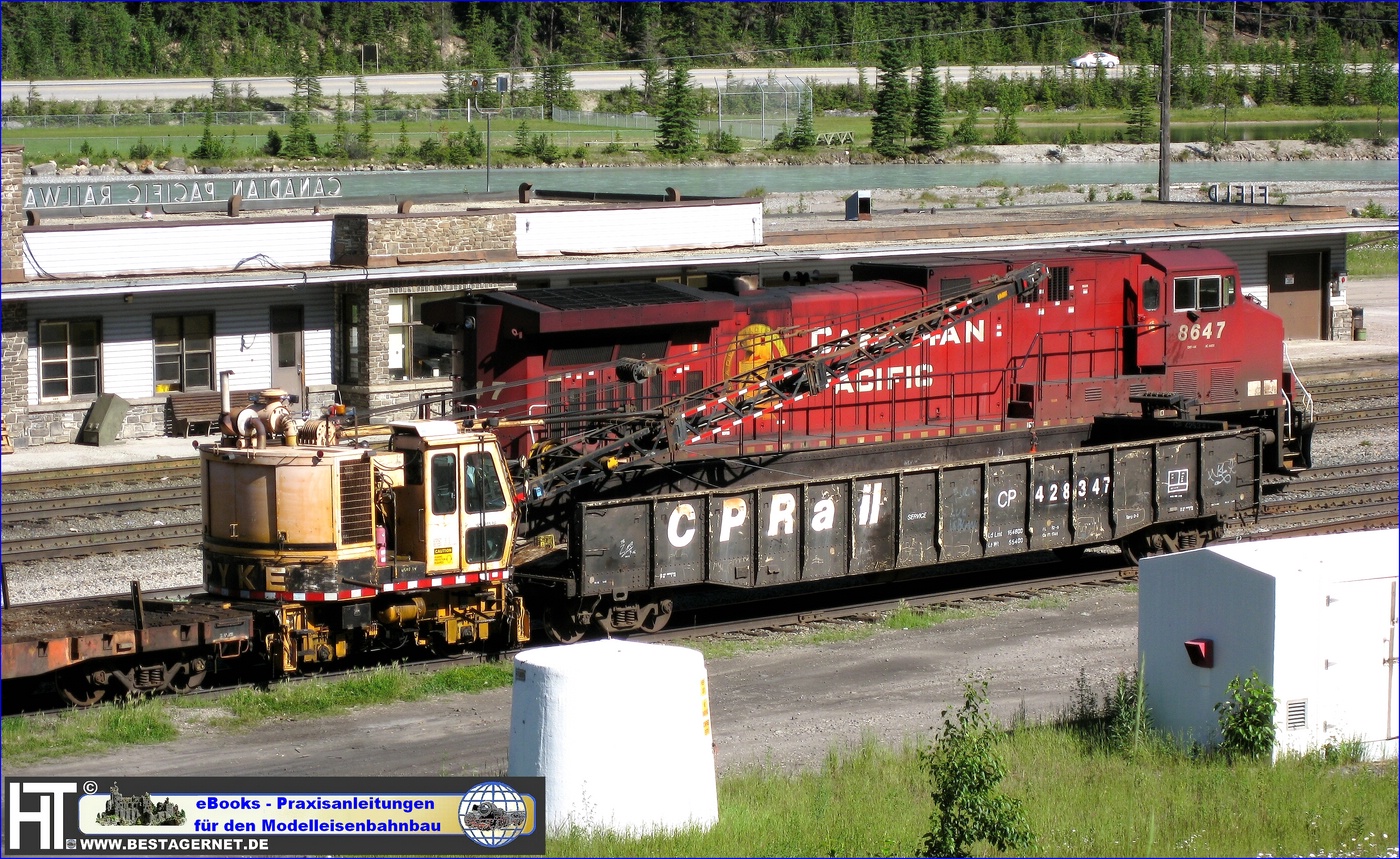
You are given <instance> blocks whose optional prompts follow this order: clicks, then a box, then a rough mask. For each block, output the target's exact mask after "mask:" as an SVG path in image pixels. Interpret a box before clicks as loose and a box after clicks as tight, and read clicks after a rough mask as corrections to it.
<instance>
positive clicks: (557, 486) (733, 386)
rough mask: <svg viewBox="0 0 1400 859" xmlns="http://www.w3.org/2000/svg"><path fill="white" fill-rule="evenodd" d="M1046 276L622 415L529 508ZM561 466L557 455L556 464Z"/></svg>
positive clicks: (1019, 280)
mask: <svg viewBox="0 0 1400 859" xmlns="http://www.w3.org/2000/svg"><path fill="white" fill-rule="evenodd" d="M1047 274H1048V272H1047V269H1046V268H1045V266H1044V265H1043V264H1042V263H1033V264H1031V265H1029V266H1026V267H1025V268H1021V269H1018V270H1017V271H1013V272H1010V273H1007V274H1004V275H1000V276H997V277H995V278H989V279H988V280H986V281H983V282H982V283H981V284H978V285H977V286H976V287H975V288H974V289H973V290H972V291H970V292H968V293H967V294H965V295H962V296H959V297H957V298H954V299H950V300H945V301H939V302H936V303H934V304H930V305H925V306H923V307H920V308H918V309H916V310H912V311H910V312H908V313H905V314H902V315H900V316H897V317H895V318H893V319H889V320H886V321H884V322H880V323H876V324H875V325H870V326H867V327H864V328H861V329H858V330H857V331H854V332H851V333H848V334H842V335H841V336H839V337H837V338H835V339H833V340H829V341H827V342H825V343H822V344H820V345H818V346H813V347H811V348H809V349H804V350H801V351H797V352H793V353H792V354H790V355H787V356H785V357H782V358H777V359H775V360H773V361H770V362H768V363H767V364H765V365H764V366H762V367H760V368H758V369H756V370H753V371H750V372H748V373H745V374H743V375H741V376H735V377H733V378H730V379H726V380H724V381H722V382H718V383H716V384H713V385H710V386H709V387H707V388H702V389H700V390H698V391H693V392H691V393H689V394H686V395H684V396H682V397H679V398H677V399H674V400H671V401H670V402H668V403H665V404H664V405H662V406H661V407H660V408H659V409H651V410H647V411H641V412H632V413H625V414H616V415H613V416H611V417H610V420H608V421H606V422H605V423H603V424H602V425H600V426H598V427H596V428H594V429H591V430H588V431H587V432H585V433H583V434H582V435H581V436H579V437H577V438H576V439H575V441H574V444H575V449H574V450H573V452H572V454H571V455H569V456H568V458H565V459H564V461H562V462H559V463H558V464H556V465H553V466H552V467H549V468H548V469H546V470H544V471H543V472H542V473H540V474H539V475H538V476H536V477H533V478H529V479H528V480H527V484H526V486H525V491H524V496H525V500H526V503H532V502H539V501H543V500H547V499H549V498H553V497H555V496H557V495H560V494H562V493H565V492H569V491H572V490H574V489H577V488H579V487H581V486H586V485H588V484H590V483H596V482H598V481H601V480H604V479H606V478H607V477H608V476H609V475H610V474H612V473H613V472H614V471H615V470H616V469H617V468H618V467H619V466H620V465H624V464H625V465H627V466H629V467H630V466H635V465H639V464H641V463H645V462H649V461H651V460H654V459H657V458H660V457H664V456H668V455H670V456H674V454H675V452H676V451H678V450H681V449H683V448H684V447H686V446H688V445H692V444H699V443H702V442H704V441H706V440H707V439H710V438H712V437H714V436H715V435H716V434H718V433H721V432H724V431H727V430H732V429H735V428H737V427H739V426H740V425H741V424H742V423H743V422H744V421H747V420H753V419H755V418H758V417H762V416H763V415H766V414H770V413H772V412H775V411H777V410H779V409H781V408H783V407H784V406H785V405H787V404H788V403H795V402H798V401H800V400H802V399H803V398H805V397H808V396H814V395H816V394H820V393H821V392H822V391H824V390H826V389H827V387H829V386H830V385H832V384H841V383H843V382H847V381H849V380H850V379H851V378H852V376H854V375H855V374H857V373H859V372H860V371H861V370H864V369H867V368H869V367H872V366H874V365H876V364H879V363H880V362H882V361H884V360H885V359H886V358H889V357H891V356H892V355H895V354H897V353H899V352H902V351H904V350H905V349H908V348H910V347H912V346H914V345H915V344H916V343H918V342H919V341H920V340H921V339H923V338H925V337H929V336H931V335H933V334H936V333H939V332H941V331H943V330H945V329H947V328H949V327H951V326H953V325H956V324H957V323H958V322H959V321H961V320H963V319H965V318H967V317H969V316H973V315H975V314H977V313H981V312H982V311H984V310H986V309H987V308H990V307H993V306H995V305H997V304H1000V303H1001V302H1003V301H1006V300H1007V299H1008V298H1010V297H1011V296H1012V295H1013V294H1015V295H1016V296H1017V297H1021V296H1024V295H1026V294H1027V293H1032V294H1033V293H1034V291H1035V290H1036V289H1038V288H1039V287H1040V285H1041V284H1042V283H1043V282H1044V281H1045V279H1046V277H1047ZM561 458H563V457H562V456H561V454H560V452H559V451H558V450H556V451H555V452H553V453H552V459H554V460H558V459H561Z"/></svg>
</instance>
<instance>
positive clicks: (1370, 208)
mask: <svg viewBox="0 0 1400 859" xmlns="http://www.w3.org/2000/svg"><path fill="white" fill-rule="evenodd" d="M1360 217H1363V218H1384V217H1386V211H1385V207H1383V206H1381V205H1380V204H1379V203H1377V202H1376V201H1375V200H1367V201H1366V205H1365V206H1364V207H1362V209H1361V212H1360Z"/></svg>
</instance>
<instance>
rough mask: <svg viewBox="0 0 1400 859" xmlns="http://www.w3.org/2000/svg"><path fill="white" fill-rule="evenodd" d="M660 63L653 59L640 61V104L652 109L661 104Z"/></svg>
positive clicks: (648, 58)
mask: <svg viewBox="0 0 1400 859" xmlns="http://www.w3.org/2000/svg"><path fill="white" fill-rule="evenodd" d="M661 87H662V80H661V63H660V62H659V61H658V60H657V59H656V58H655V57H647V58H646V59H645V60H642V103H643V104H645V105H646V106H647V108H648V109H649V110H650V109H654V108H655V107H656V106H657V105H658V104H660V103H661Z"/></svg>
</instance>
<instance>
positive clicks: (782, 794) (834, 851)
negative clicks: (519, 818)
mask: <svg viewBox="0 0 1400 859" xmlns="http://www.w3.org/2000/svg"><path fill="white" fill-rule="evenodd" d="M927 796H928V790H927V787H926V779H925V778H924V777H923V775H922V773H920V772H919V769H918V765H917V757H916V755H915V750H914V748H913V747H912V746H911V747H909V748H905V749H902V750H900V751H898V752H895V751H892V750H890V749H888V748H886V747H884V746H881V745H879V744H878V743H876V742H875V741H873V740H870V739H867V740H866V741H865V742H863V743H862V744H861V745H860V746H859V747H858V748H856V749H855V750H853V751H850V752H848V753H843V754H838V753H836V752H832V753H830V754H829V755H828V756H827V759H826V761H825V763H823V765H822V766H821V768H820V769H815V770H811V771H808V772H801V773H796V774H792V773H784V772H782V771H780V770H778V769H776V768H773V767H758V768H754V769H750V770H748V771H745V772H742V773H739V774H736V775H732V776H727V777H725V778H723V779H720V781H719V823H718V824H717V825H716V826H714V827H713V828H711V829H710V830H709V831H698V830H694V829H692V830H687V831H682V832H677V833H663V834H654V835H648V836H644V837H641V838H637V839H629V838H624V837H622V836H619V835H612V834H604V835H590V834H588V833H585V832H580V831H577V830H574V831H570V832H562V833H550V835H549V840H548V850H549V853H548V855H550V856H913V855H915V852H916V851H917V849H918V846H919V838H920V837H921V836H922V833H923V831H924V829H925V828H926V827H927V823H928V811H927V808H926V805H927Z"/></svg>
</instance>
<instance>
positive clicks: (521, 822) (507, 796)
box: [457, 781, 526, 847]
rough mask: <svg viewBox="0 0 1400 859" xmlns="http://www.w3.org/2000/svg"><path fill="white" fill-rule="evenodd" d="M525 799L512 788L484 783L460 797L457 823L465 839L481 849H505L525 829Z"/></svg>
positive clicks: (494, 782) (492, 782)
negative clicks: (478, 845) (473, 842)
mask: <svg viewBox="0 0 1400 859" xmlns="http://www.w3.org/2000/svg"><path fill="white" fill-rule="evenodd" d="M525 816H526V809H525V799H524V798H523V797H521V795H520V794H518V793H516V792H515V788H513V787H511V786H510V785H508V784H503V783H501V782H498V781H484V782H482V783H480V784H478V785H476V786H475V787H473V788H472V789H471V790H469V791H467V792H466V793H464V794H462V803H461V805H459V806H457V820H458V821H459V822H460V823H461V824H462V831H463V832H465V833H466V834H467V837H468V838H470V839H471V840H473V841H475V842H476V843H477V844H480V845H481V846H482V847H504V846H506V845H507V844H509V843H510V842H512V841H514V840H515V839H516V838H518V837H519V836H520V834H521V832H522V831H523V830H524V828H525Z"/></svg>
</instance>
